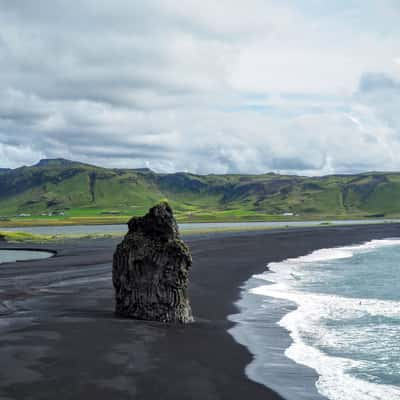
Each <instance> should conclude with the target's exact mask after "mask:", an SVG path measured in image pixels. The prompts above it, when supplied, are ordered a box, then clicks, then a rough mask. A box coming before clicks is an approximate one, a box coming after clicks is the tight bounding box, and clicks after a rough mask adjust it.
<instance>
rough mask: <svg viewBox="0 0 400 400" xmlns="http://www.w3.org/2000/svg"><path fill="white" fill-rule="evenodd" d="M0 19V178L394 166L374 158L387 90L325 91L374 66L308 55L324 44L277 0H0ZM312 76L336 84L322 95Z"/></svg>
mask: <svg viewBox="0 0 400 400" xmlns="http://www.w3.org/2000/svg"><path fill="white" fill-rule="evenodd" d="M0 11H1V12H0V67H1V71H2V74H1V75H0V160H1V161H2V163H3V164H2V165H0V167H2V166H16V165H19V164H21V163H33V162H36V161H37V159H39V158H43V157H66V158H72V159H79V160H81V161H85V162H96V163H98V164H104V165H106V166H117V167H142V166H148V167H151V168H153V169H155V170H158V171H176V170H189V171H193V172H200V173H212V172H221V173H224V172H249V173H262V172H266V171H270V170H274V171H282V172H291V173H294V172H299V173H303V172H304V173H307V174H321V173H331V172H334V171H343V170H345V171H350V170H351V169H352V167H351V166H352V165H354V169H357V168H361V167H363V168H365V169H368V168H370V167H371V168H374V169H376V167H379V166H381V167H382V168H393V166H395V167H396V166H399V167H400V164H399V163H396V162H397V161H396V159H395V156H394V155H393V156H391V155H390V151H388V149H389V150H391V151H393V152H395V151H396V150H397V147H396V146H397V144H396V143H397V142H396V140H397V139H396V136H400V135H399V132H400V123H399V120H398V118H397V115H398V112H397V110H398V106H399V105H400V100H399V94H398V91H399V84H398V80H396V79H397V78H395V76H394V75H393V74H390V73H389V72H388V71H386V70H382V72H381V73H379V74H365V75H364V76H362V77H361V81H360V83H359V87H358V89H357V90H356V93H354V94H353V95H351V89H347V88H346V90H347V92H348V93H347V92H346V93H347V94H346V93H345V94H342V92H341V91H337V90H336V86H340V85H342V84H343V82H345V83H347V82H352V83H355V82H356V81H357V79H358V77H359V71H363V72H366V71H368V70H379V68H378V69H377V67H376V64H374V65H372V66H371V68H369V65H368V66H364V65H361V66H360V67H357V69H354V70H353V69H352V68H353V64H356V63H353V64H351V65H349V66H348V68H349V70H350V71H349V72H347V71H343V72H342V69H341V68H342V67H343V66H342V63H341V62H342V59H339V60H338V61H337V65H331V63H332V62H335V56H338V55H341V54H342V53H343V52H345V50H346V51H347V53H349V54H350V53H351V51H352V50H353V48H355V47H356V45H357V46H358V47H362V46H359V45H360V43H359V42H358V41H357V42H355V43H353V44H352V43H350V44H349V45H348V46H349V47H346V49H342V48H341V49H339V50H337V49H335V48H333V47H332V48H328V49H325V48H321V49H320V48H318V46H320V45H321V46H322V45H323V46H328V45H329V43H330V41H329V40H325V39H326V38H328V39H329V38H330V33H329V32H326V33H324V32H320V31H318V32H317V33H318V35H317V34H316V32H314V31H313V30H312V27H313V26H314V25H313V24H311V23H310V22H313V21H312V20H307V19H306V18H305V16H304V12H303V11H304V10H302V12H299V10H298V9H296V6H295V5H294V4H293V3H292V2H291V1H284V2H282V3H281V4H272V3H271V2H265V1H263V0H250V3H249V4H247V3H246V4H245V3H244V2H242V1H232V0H229V1H228V0H221V2H217V3H216V2H211V1H201V2H200V1H196V0H191V1H188V2H184V3H182V2H181V1H177V0H151V1H146V2H143V1H127V0H115V1H101V2H99V1H95V0H82V1H80V2H79V6H77V5H76V6H75V7H72V5H71V2H69V1H68V2H67V1H65V0H54V1H49V0H47V1H46V0H39V1H35V2H32V1H28V0H21V1H14V2H11V1H6V0H0ZM317 25H318V24H317ZM318 29H319V28H318ZM344 37H345V34H343V36H342V37H341V38H342V39H343V38H344ZM369 39H370V38H369V36H368V37H367V38H366V40H365V42H366V43H367V44H368V47H366V48H367V49H368V51H377V50H376V49H377V48H376V47H375V48H373V49H372V50H371V45H370V42H371V41H370V40H369ZM311 42H312V43H313V44H314V45H315V47H316V48H317V49H316V50H314V49H310V48H309V46H308V43H311ZM342 42H343V43H344V44H345V45H347V42H345V41H344V40H342ZM327 43H328V44H327ZM351 46H353V47H351ZM385 46H386V47H385ZM381 47H382V48H384V49H386V48H389V49H390V50H392V46H391V44H390V43H389V44H387V45H385V44H384V43H379V48H381ZM322 50H323V54H329V56H330V57H331V58H329V63H328V64H329V65H328V64H327V63H326V62H324V63H322V64H321V63H320V62H321V61H320V59H322V58H323V57H321V54H320V53H318V51H322ZM331 52H334V53H333V54H332V55H331V54H330V53H331ZM347 53H346V54H347ZM346 54H345V55H344V56H345V57H346ZM360 54H361V55H360V59H361V60H364V58H363V56H364V53H360ZM388 54H389V51H388ZM390 54H391V53H390ZM289 56H290V57H289ZM368 56H369V53H368ZM391 56H392V54H391ZM252 57H253V58H252ZM288 57H289V58H288ZM275 58H277V59H279V60H281V61H279V62H277V64H274V60H275ZM365 58H366V57H365ZM249 60H250V61H249ZM288 60H289V61H288ZM258 62H259V64H257V63H258ZM270 62H272V64H271V63H270ZM280 62H282V63H284V64H282V65H281V64H280ZM292 62H293V65H292V64H291V63H292ZM247 63H249V64H250V65H251V66H252V69H250V70H248V69H247V67H246V65H247ZM382 63H383V62H382ZM288 64H290V65H288ZM254 65H255V67H254V68H253V66H254ZM299 65H300V66H301V67H302V68H303V69H301V68H300V67H299ZM328 66H329V68H332V71H330V70H328V71H327V72H326V71H325V69H327V68H328ZM378 66H380V65H378ZM367 67H368V68H367ZM354 68H355V67H354ZM281 69H285V71H286V72H285V73H284V74H283V75H281V74H280V70H281ZM339 70H340V73H338V71H339ZM321 72H324V74H325V72H326V75H323V77H325V76H328V77H333V78H332V80H333V81H334V78H337V77H338V76H340V79H339V80H338V81H337V82H336V81H334V82H333V83H331V82H328V84H325V82H322V83H323V84H322V83H321V82H320V81H321V79H322V78H318V77H320V75H321ZM347 74H348V75H349V78H347ZM341 75H345V77H346V79H344V80H342V79H341ZM289 78H290V79H289ZM303 81H304V83H303ZM325 81H326V80H325ZM265 82H266V83H265ZM298 82H301V85H300V87H299V85H298ZM315 82H317V83H315ZM277 86H279V87H280V86H282V88H280V89H279V90H278V91H277V90H276V87H277ZM304 88H305V89H309V90H305V89H304ZM327 88H328V89H329V93H327V92H326V90H327ZM332 88H333V89H332ZM332 92H334V93H335V95H332ZM349 93H350V94H349ZM249 103H251V104H249ZM343 110H345V111H343ZM343 113H345V114H348V116H351V118H353V120H352V119H351V118H350V119H349V118H348V117H346V116H343ZM358 120H359V121H360V123H359V124H357V123H355V122H354V121H358ZM353 148H357V149H358V150H359V151H358V152H357V153H356V154H355V153H354V151H352V149H353Z"/></svg>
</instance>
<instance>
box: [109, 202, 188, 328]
mask: <svg viewBox="0 0 400 400" xmlns="http://www.w3.org/2000/svg"><path fill="white" fill-rule="evenodd" d="M128 226H129V231H128V233H127V234H126V236H125V238H124V239H123V241H122V242H121V243H120V244H119V245H118V246H117V248H116V251H115V253H114V261H113V284H114V288H115V311H116V313H117V314H118V315H121V316H125V317H130V318H136V319H143V320H152V321H160V322H181V323H186V322H191V321H193V317H192V311H191V308H190V304H189V299H188V293H187V290H188V281H189V269H190V266H191V264H192V257H191V255H190V252H189V249H188V247H187V246H186V245H185V243H184V242H183V241H182V240H181V239H180V238H179V231H178V226H177V223H176V221H175V218H174V216H173V213H172V210H171V208H170V207H169V205H168V204H166V203H161V204H159V205H157V206H155V207H153V208H151V209H150V210H149V212H148V214H147V215H145V216H144V217H139V218H137V217H134V218H132V219H131V220H130V221H129V223H128Z"/></svg>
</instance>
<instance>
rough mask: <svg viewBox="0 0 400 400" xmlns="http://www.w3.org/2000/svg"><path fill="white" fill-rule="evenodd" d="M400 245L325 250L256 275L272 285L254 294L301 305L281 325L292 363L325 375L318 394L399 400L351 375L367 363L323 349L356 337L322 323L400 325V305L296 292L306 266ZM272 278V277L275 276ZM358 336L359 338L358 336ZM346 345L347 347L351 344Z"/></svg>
mask: <svg viewBox="0 0 400 400" xmlns="http://www.w3.org/2000/svg"><path fill="white" fill-rule="evenodd" d="M399 244H400V240H399V239H386V240H373V241H370V242H367V243H364V244H361V245H355V246H346V247H339V248H332V249H321V250H317V251H314V252H313V253H310V254H308V255H306V256H302V257H298V258H294V259H287V260H285V261H283V262H280V263H270V264H269V265H268V271H269V272H266V273H264V274H260V275H255V276H254V277H255V278H257V279H262V280H266V281H269V282H270V284H268V285H260V286H258V287H255V288H253V289H250V292H251V293H254V294H257V295H262V296H268V297H273V298H277V299H285V300H289V301H292V302H294V303H296V304H297V305H298V308H297V309H296V310H294V311H292V312H290V313H288V314H286V315H285V316H284V317H283V318H282V319H281V320H280V321H279V325H280V326H282V327H284V328H285V329H286V330H288V331H289V333H290V336H291V338H292V339H293V343H292V345H291V346H290V347H289V348H288V349H287V350H286V352H285V354H286V355H287V357H289V358H291V359H293V360H294V361H296V362H297V363H299V364H303V365H306V366H308V367H311V368H313V369H314V370H316V371H317V373H318V374H319V375H320V377H319V379H318V381H317V388H318V390H319V391H320V393H321V394H322V395H324V396H326V397H328V398H329V399H332V400H353V399H354V400H375V399H383V398H384V399H387V400H392V399H399V398H400V388H399V387H397V386H392V385H388V384H382V383H379V384H377V383H374V382H371V381H368V380H364V379H360V378H358V377H357V376H355V375H354V374H352V373H350V371H354V370H356V369H362V368H363V363H366V362H367V361H359V360H355V359H351V358H346V357H342V356H333V355H331V354H327V353H326V352H324V351H322V350H321V349H322V348H331V349H332V348H335V346H336V347H340V345H343V344H346V345H349V344H351V340H352V337H351V335H348V337H345V335H344V336H343V335H342V336H341V335H340V334H337V335H336V334H334V333H332V329H328V328H327V326H326V324H324V323H323V321H329V320H330V321H346V320H349V321H354V320H355V319H362V318H366V317H368V318H371V317H378V316H379V317H384V318H394V319H400V302H398V301H392V300H380V299H371V298H349V297H342V296H338V295H331V294H320V293H309V292H304V291H299V290H296V282H297V281H298V280H299V279H300V280H301V279H302V278H303V277H304V275H303V271H302V266H304V264H307V263H323V262H326V261H331V260H336V259H342V258H349V257H353V256H354V254H356V253H359V252H366V251H371V250H375V249H378V248H380V247H385V246H392V245H399ZM270 272H273V273H270ZM358 336H360V335H359V332H358ZM307 339H309V340H307ZM346 340H347V342H346V343H343V342H344V341H346Z"/></svg>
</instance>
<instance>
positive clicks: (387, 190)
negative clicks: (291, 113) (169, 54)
mask: <svg viewBox="0 0 400 400" xmlns="http://www.w3.org/2000/svg"><path fill="white" fill-rule="evenodd" d="M161 198H168V200H169V201H170V202H171V204H172V206H173V207H174V209H175V210H176V212H177V216H178V218H179V219H180V220H199V221H202V220H214V219H218V220H244V219H250V220H262V219H265V218H273V217H279V216H282V215H284V214H285V216H286V217H288V216H290V217H296V216H298V217H300V218H304V219H308V218H322V217H328V216H339V217H343V218H351V217H365V216H377V215H379V216H383V215H385V216H396V215H400V201H399V200H400V173H398V172H379V171H378V172H364V173H360V174H333V175H327V176H315V177H307V176H298V175H280V174H276V173H271V172H270V173H265V174H207V175H200V174H193V173H188V172H176V173H156V172H154V171H152V170H150V169H148V168H136V169H124V168H104V167H100V166H95V165H90V164H86V163H81V162H75V161H71V160H67V159H62V158H56V159H42V160H40V161H39V162H38V163H37V164H35V165H32V166H23V167H18V168H15V169H5V170H0V215H1V216H15V215H20V214H31V215H42V214H46V213H63V214H67V215H71V216H72V215H107V214H117V213H119V214H123V215H140V214H143V213H144V212H145V211H146V210H147V209H148V208H149V207H150V206H152V205H153V204H154V203H156V202H157V201H159V200H160V199H161Z"/></svg>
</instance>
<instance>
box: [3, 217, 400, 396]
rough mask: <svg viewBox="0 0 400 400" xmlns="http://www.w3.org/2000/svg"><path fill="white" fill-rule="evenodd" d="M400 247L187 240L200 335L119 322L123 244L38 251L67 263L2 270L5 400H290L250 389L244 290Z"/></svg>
mask: <svg viewBox="0 0 400 400" xmlns="http://www.w3.org/2000/svg"><path fill="white" fill-rule="evenodd" d="M398 236H400V225H399V224H381V225H365V226H354V227H351V226H343V227H323V228H312V229H291V230H282V231H258V232H243V233H240V234H239V233H235V234H227V233H225V234H210V235H202V236H198V237H195V236H192V237H187V238H186V240H187V242H188V244H189V245H190V247H191V249H192V254H193V259H194V265H193V269H192V272H191V288H190V295H191V302H192V308H193V312H194V315H195V318H196V322H195V323H194V324H191V325H188V326H165V325H162V324H157V323H146V322H141V321H134V320H124V319H118V318H115V317H114V314H113V290H112V285H111V259H112V253H113V249H114V247H115V244H116V243H117V241H112V240H103V239H101V240H80V241H78V240H71V241H66V242H64V243H62V244H55V245H47V246H38V248H47V249H50V250H56V251H57V252H58V253H57V255H56V256H55V257H53V258H50V259H46V260H38V261H31V262H18V263H15V264H3V265H1V266H0V399H1V400H6V399H7V400H9V399H16V400H21V399H35V400H36V399H52V400H53V399H55V398H57V399H59V400H63V399H87V398H94V399H97V400H101V399H111V398H112V399H132V398H137V399H174V400H177V399H202V400H204V399H231V400H232V399H244V398H245V399H252V400H253V399H263V400H268V399H279V398H280V397H279V395H277V394H275V393H274V392H273V391H271V390H269V389H268V388H266V387H265V386H263V385H261V384H258V383H255V382H252V381H250V380H249V379H248V378H247V377H246V375H245V372H244V370H245V367H246V365H248V364H249V363H250V361H251V359H252V356H251V355H250V354H249V352H248V351H247V349H246V348H245V347H243V346H241V345H239V344H238V343H236V342H235V341H234V339H233V338H232V336H231V335H230V334H229V333H228V332H227V330H228V329H230V328H231V327H232V325H233V323H232V322H230V321H229V320H228V316H229V315H230V314H234V313H235V312H237V309H236V306H235V305H234V302H235V301H237V300H238V299H239V297H240V287H241V285H243V283H244V282H245V281H246V280H247V279H249V278H250V276H251V275H253V274H255V273H260V272H263V271H264V270H265V266H266V264H267V263H268V262H271V261H280V260H282V259H285V258H288V257H297V256H300V255H304V254H306V253H308V252H310V251H312V250H315V249H318V248H323V247H333V246H339V245H345V244H350V243H359V242H363V241H366V240H370V239H377V238H387V237H398ZM1 247H2V248H7V247H11V246H9V245H7V244H6V243H2V244H1ZM12 247H15V245H13V246H12ZM19 247H22V248H23V247H24V246H22V245H21V246H19ZM29 247H32V246H29ZM274 332H277V331H276V330H271V332H266V333H265V334H266V335H268V334H271V335H272V334H275V333H274ZM279 332H280V331H279ZM281 334H282V332H281V333H280V334H279V335H281ZM284 336H285V337H282V338H279V337H277V338H276V340H277V342H276V346H277V348H278V349H279V346H280V345H281V343H282V341H283V342H284V343H287V341H288V336H287V337H286V335H284ZM272 368H274V367H273V364H272V365H271V369H272ZM279 373H280V374H281V373H282V372H281V371H279ZM310 375H311V376H313V372H312V371H310ZM292 379H293V380H296V379H298V380H301V379H302V378H301V374H299V375H298V376H297V375H294V376H293V378H292ZM299 387H302V384H301V382H299ZM304 390H307V388H304ZM310 390H311V389H310Z"/></svg>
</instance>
